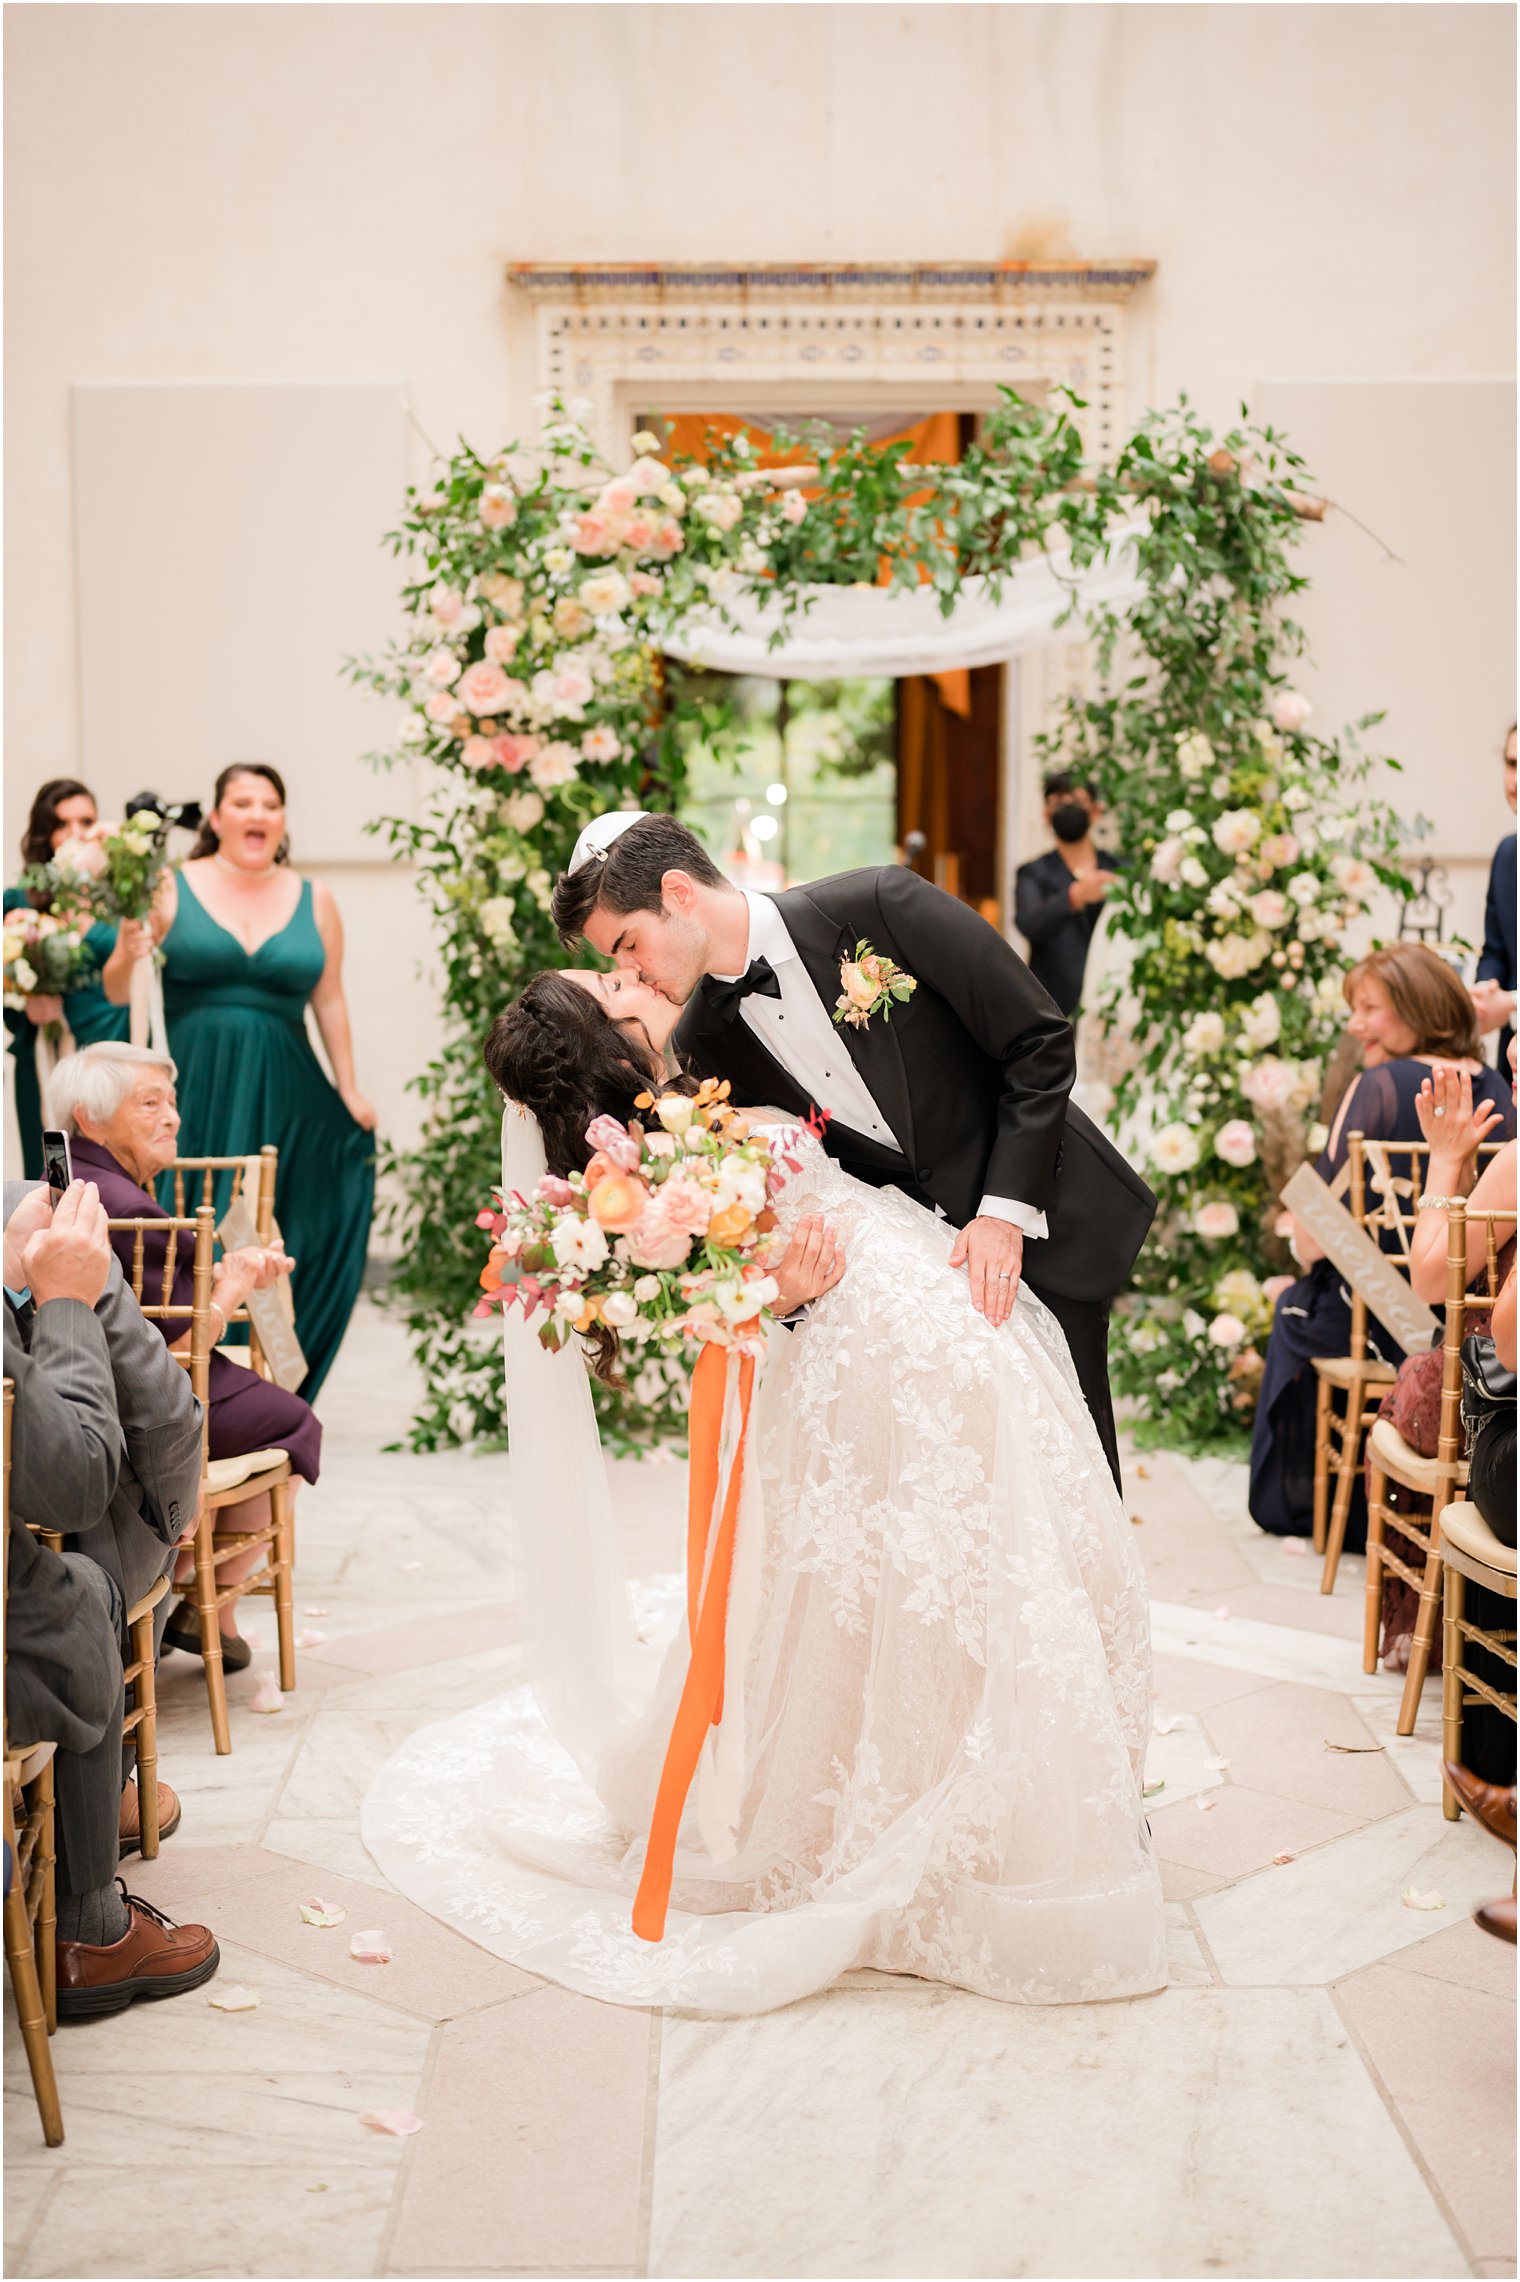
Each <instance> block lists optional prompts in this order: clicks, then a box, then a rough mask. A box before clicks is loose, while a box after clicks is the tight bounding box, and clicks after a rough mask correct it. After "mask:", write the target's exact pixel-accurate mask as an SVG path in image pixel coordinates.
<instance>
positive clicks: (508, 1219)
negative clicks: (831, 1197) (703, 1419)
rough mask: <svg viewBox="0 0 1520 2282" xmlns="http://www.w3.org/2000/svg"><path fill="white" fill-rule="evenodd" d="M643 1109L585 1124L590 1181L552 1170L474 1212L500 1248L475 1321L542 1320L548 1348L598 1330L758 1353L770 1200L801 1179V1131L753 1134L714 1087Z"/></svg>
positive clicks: (770, 1293) (772, 1220)
mask: <svg viewBox="0 0 1520 2282" xmlns="http://www.w3.org/2000/svg"><path fill="white" fill-rule="evenodd" d="M634 1106H635V1107H636V1108H638V1109H641V1110H645V1111H648V1112H649V1113H650V1116H649V1119H648V1122H647V1123H640V1122H639V1121H638V1120H637V1119H634V1120H631V1121H630V1122H629V1123H628V1124H627V1125H624V1124H623V1123H621V1122H620V1120H619V1119H617V1118H615V1117H598V1118H597V1119H595V1120H594V1122H593V1123H592V1124H591V1125H589V1126H588V1127H587V1128H586V1139H587V1141H588V1142H589V1143H590V1145H591V1147H592V1149H593V1150H594V1151H595V1155H594V1156H593V1157H592V1159H591V1162H590V1163H589V1164H588V1165H587V1167H586V1170H585V1171H584V1173H572V1174H571V1175H570V1177H569V1179H568V1180H562V1179H561V1178H560V1177H559V1175H558V1174H555V1173H545V1174H544V1176H543V1178H542V1179H541V1180H540V1181H539V1182H538V1184H537V1186H536V1187H535V1189H534V1191H533V1194H532V1195H531V1196H526V1197H525V1196H521V1195H519V1194H517V1193H516V1192H515V1191H514V1192H513V1193H512V1194H511V1195H510V1196H507V1197H504V1198H502V1199H501V1201H500V1204H499V1207H498V1208H497V1209H488V1210H487V1211H484V1212H482V1213H480V1214H479V1215H478V1216H477V1221H476V1225H477V1226H478V1227H480V1228H485V1229H489V1230H490V1232H491V1237H492V1245H491V1256H490V1258H489V1259H488V1260H487V1262H486V1265H485V1267H484V1268H483V1269H482V1271H481V1276H480V1283H481V1289H482V1291H483V1292H484V1293H485V1295H486V1296H485V1297H484V1298H483V1299H482V1300H481V1301H480V1302H479V1303H478V1305H477V1306H476V1309H475V1313H476V1314H477V1315H488V1314H489V1313H490V1311H491V1309H492V1308H493V1307H496V1306H499V1307H502V1308H510V1307H519V1308H521V1310H522V1312H523V1316H524V1318H525V1319H527V1318H531V1317H533V1316H534V1315H537V1314H542V1316H543V1318H544V1321H543V1324H542V1327H541V1328H540V1331H539V1334H538V1336H539V1340H540V1343H541V1344H542V1345H543V1346H545V1347H551V1348H553V1347H562V1346H564V1345H565V1344H566V1342H567V1341H568V1340H569V1338H570V1337H571V1335H572V1333H575V1332H584V1333H587V1334H590V1335H592V1336H593V1337H594V1336H596V1335H597V1333H598V1328H599V1327H602V1328H604V1329H605V1331H607V1332H611V1333H614V1334H616V1336H617V1338H618V1339H619V1340H629V1341H633V1342H644V1341H653V1342H656V1343H658V1344H662V1345H665V1346H667V1347H671V1348H674V1347H677V1346H678V1345H679V1344H680V1343H681V1342H682V1341H686V1340H695V1341H699V1342H705V1343H707V1344H709V1345H712V1346H715V1347H725V1348H730V1349H733V1350H734V1351H736V1352H738V1353H740V1354H750V1355H755V1354H759V1353H761V1352H762V1351H763V1349H764V1345H765V1330H766V1325H767V1323H768V1322H769V1320H770V1316H769V1309H770V1305H771V1302H772V1301H773V1300H774V1299H775V1298H776V1296H777V1288H778V1287H777V1284H776V1280H775V1278H774V1277H773V1276H772V1275H770V1274H769V1273H768V1272H767V1261H768V1256H769V1251H770V1245H769V1241H768V1240H769V1238H770V1235H771V1232H772V1230H773V1229H774V1228H775V1226H776V1216H775V1213H774V1212H773V1211H772V1210H771V1203H772V1199H773V1198H774V1197H776V1196H777V1195H778V1194H779V1192H780V1190H781V1189H782V1188H783V1187H784V1186H785V1184H786V1182H787V1181H788V1180H789V1179H790V1177H791V1175H792V1174H793V1173H795V1172H796V1171H798V1170H799V1165H798V1160H797V1159H796V1158H795V1157H793V1156H791V1155H790V1154H789V1153H788V1152H789V1148H790V1147H791V1146H793V1145H794V1144H795V1141H796V1138H797V1133H798V1131H799V1129H798V1128H795V1127H794V1128H792V1129H791V1130H790V1131H788V1132H786V1133H783V1134H779V1135H776V1136H773V1137H768V1136H766V1135H764V1134H760V1133H757V1132H755V1130H754V1129H753V1127H752V1126H751V1125H750V1124H749V1121H748V1120H747V1119H746V1118H745V1117H743V1116H742V1115H741V1114H740V1113H739V1112H738V1111H737V1110H735V1109H732V1108H730V1107H729V1103H728V1085H727V1083H726V1081H725V1082H723V1083H720V1082H719V1081H717V1080H716V1079H713V1078H709V1079H707V1080H705V1081H704V1083H703V1084H702V1086H701V1087H700V1089H699V1090H698V1092H697V1093H696V1094H694V1095H693V1094H680V1093H668V1094H661V1095H660V1096H658V1098H657V1097H656V1096H655V1095H653V1094H649V1093H645V1094H640V1096H639V1097H638V1100H637V1102H636V1103H635V1105H634Z"/></svg>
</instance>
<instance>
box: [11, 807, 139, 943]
mask: <svg viewBox="0 0 1520 2282" xmlns="http://www.w3.org/2000/svg"><path fill="white" fill-rule="evenodd" d="M169 823H170V819H169V818H168V817H165V816H161V815H160V814H159V813H158V811H157V810H156V809H153V808H140V809H138V810H137V811H136V812H135V813H134V814H133V815H131V816H129V817H128V818H127V820H126V822H125V823H124V824H105V825H102V826H101V827H100V828H99V829H98V830H97V831H95V832H93V833H92V834H91V835H90V837H89V838H88V839H78V840H65V841H64V843H63V845H62V846H61V847H60V848H59V849H57V850H56V852H55V853H54V856H53V859H52V861H51V862H50V863H46V864H36V865H34V866H33V867H32V869H31V870H30V871H29V872H28V873H27V874H26V875H25V877H24V879H23V881H22V885H23V886H24V887H28V888H33V889H40V890H41V891H42V893H43V894H45V895H46V896H48V897H49V899H50V900H51V901H52V902H54V903H56V904H58V905H60V906H67V907H68V908H69V909H70V910H75V911H84V912H87V913H88V914H89V916H90V917H91V918H93V919H104V920H107V921H110V922H120V921H121V920H123V919H146V918H147V916H148V914H149V912H150V911H151V910H152V908H153V899H154V897H155V895H156V894H157V893H158V883H159V881H160V880H161V879H162V878H163V875H164V872H165V870H166V869H167V866H168V862H169Z"/></svg>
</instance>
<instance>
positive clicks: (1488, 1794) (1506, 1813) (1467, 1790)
mask: <svg viewBox="0 0 1520 2282" xmlns="http://www.w3.org/2000/svg"><path fill="white" fill-rule="evenodd" d="M1441 1772H1442V1774H1443V1775H1444V1776H1445V1777H1446V1780H1447V1782H1448V1783H1449V1784H1450V1785H1451V1787H1452V1789H1453V1790H1454V1791H1455V1792H1456V1795H1457V1797H1458V1798H1459V1799H1460V1800H1461V1802H1462V1804H1463V1806H1464V1807H1466V1809H1467V1811H1468V1813H1469V1814H1470V1815H1471V1816H1472V1818H1473V1821H1474V1822H1480V1823H1482V1825H1483V1828H1484V1829H1485V1830H1486V1831H1487V1832H1488V1835H1489V1837H1490V1838H1497V1839H1499V1840H1501V1841H1502V1843H1503V1844H1504V1845H1505V1846H1507V1847H1508V1848H1509V1850H1510V1852H1511V1853H1512V1854H1513V1852H1514V1851H1515V1786H1514V1784H1513V1783H1485V1782H1484V1780H1483V1778H1482V1776H1481V1775H1472V1774H1469V1772H1468V1770H1467V1769H1466V1768H1465V1767H1459V1766H1458V1765H1457V1763H1456V1761H1455V1760H1454V1759H1446V1760H1443V1761H1442V1763H1441Z"/></svg>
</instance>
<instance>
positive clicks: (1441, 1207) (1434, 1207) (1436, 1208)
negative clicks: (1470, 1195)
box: [1415, 1196, 1467, 1212]
mask: <svg viewBox="0 0 1520 2282" xmlns="http://www.w3.org/2000/svg"><path fill="white" fill-rule="evenodd" d="M1466 1202H1467V1199H1466V1197H1465V1196H1464V1197H1458V1196H1422V1197H1421V1199H1420V1201H1419V1203H1418V1204H1417V1205H1416V1206H1415V1211H1416V1212H1445V1211H1447V1210H1448V1209H1449V1207H1450V1206H1452V1205H1454V1204H1466Z"/></svg>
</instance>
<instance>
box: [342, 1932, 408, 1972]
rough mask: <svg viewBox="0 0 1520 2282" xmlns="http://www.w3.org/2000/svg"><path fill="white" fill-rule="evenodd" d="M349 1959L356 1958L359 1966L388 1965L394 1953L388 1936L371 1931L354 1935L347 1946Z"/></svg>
mask: <svg viewBox="0 0 1520 2282" xmlns="http://www.w3.org/2000/svg"><path fill="white" fill-rule="evenodd" d="M348 1954H349V1956H350V1957H357V1958H358V1960H359V1962H360V1964H361V1965H389V1963H390V1962H391V1959H392V1958H393V1957H394V1956H395V1954H396V1952H395V1951H394V1949H392V1947H391V1944H390V1937H389V1935H388V1934H384V1933H381V1932H379V1931H378V1930H372V1931H370V1932H369V1933H356V1934H355V1935H354V1937H353V1939H352V1940H351V1941H350V1943H349V1945H348Z"/></svg>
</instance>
